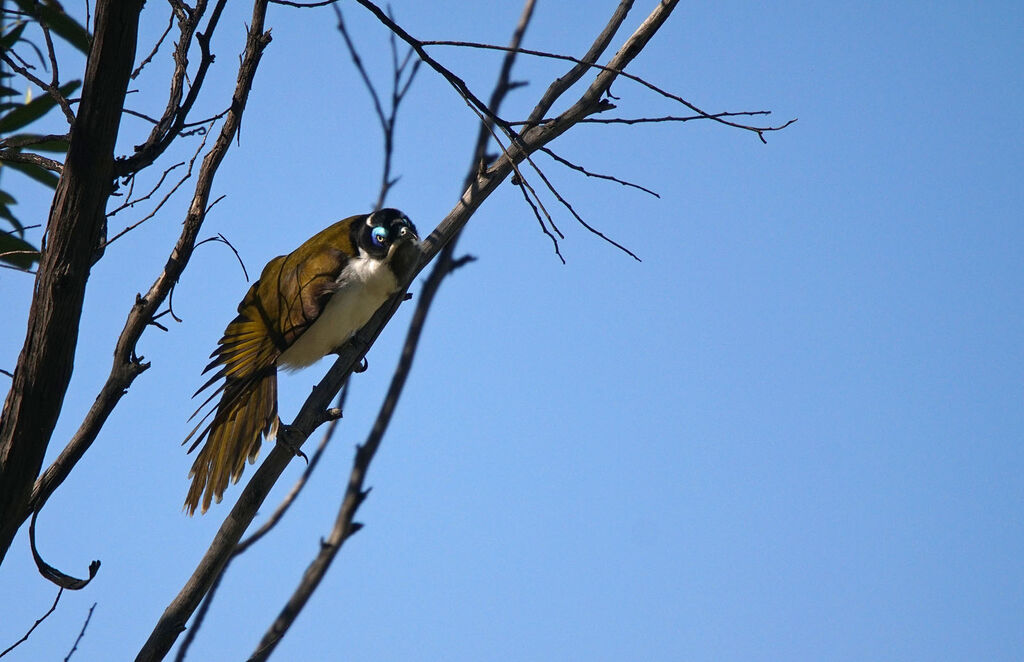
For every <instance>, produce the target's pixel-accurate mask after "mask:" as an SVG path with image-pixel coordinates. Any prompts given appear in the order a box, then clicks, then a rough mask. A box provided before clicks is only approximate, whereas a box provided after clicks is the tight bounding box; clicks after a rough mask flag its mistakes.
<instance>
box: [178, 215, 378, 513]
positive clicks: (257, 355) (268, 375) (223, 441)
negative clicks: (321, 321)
mask: <svg viewBox="0 0 1024 662" xmlns="http://www.w3.org/2000/svg"><path fill="white" fill-rule="evenodd" d="M363 218H365V217H363V216H354V217H351V218H347V219H345V220H343V221H339V222H338V223H335V224H334V225H332V226H330V227H329V228H327V229H326V230H323V231H322V232H320V233H318V234H317V235H315V236H314V237H312V238H311V239H309V240H308V241H306V242H305V243H304V244H302V246H300V247H299V248H297V249H296V250H295V251H293V252H291V253H289V254H288V255H285V256H279V257H276V258H274V259H273V260H271V261H270V262H269V263H268V264H267V266H266V267H264V269H263V273H262V274H260V278H259V280H258V281H256V282H255V283H253V285H252V287H250V288H249V291H248V292H247V293H246V295H245V297H244V298H243V299H242V302H241V303H240V304H239V306H238V315H237V316H236V317H235V319H234V320H232V321H231V323H230V324H228V327H227V329H225V331H224V335H223V337H222V338H221V339H220V341H219V342H218V345H217V349H215V350H214V351H213V353H212V354H211V355H210V358H211V359H212V360H211V361H210V363H209V364H208V365H207V366H206V368H205V369H204V370H203V372H204V374H205V373H207V372H209V371H211V370H213V371H214V374H213V376H212V377H210V378H209V380H208V381H207V382H206V383H205V384H203V386H201V387H200V388H199V390H198V391H196V395H198V394H199V393H201V392H202V391H204V390H206V389H207V388H210V387H211V386H213V385H214V384H215V383H217V382H218V381H219V380H221V379H223V380H224V381H223V382H222V383H221V384H220V385H219V386H218V387H217V388H215V389H214V390H213V392H212V393H211V394H210V395H209V397H207V399H206V400H205V401H204V402H203V403H202V404H201V405H200V406H199V408H198V409H197V410H196V412H195V413H194V414H193V415H192V417H193V418H194V417H195V416H196V415H198V414H199V412H200V411H201V410H202V409H203V408H204V407H206V405H208V404H209V403H210V402H211V401H212V400H213V399H214V398H216V397H217V396H218V395H220V401H219V403H218V404H217V407H216V409H215V410H211V411H210V412H208V413H207V414H206V415H205V416H203V418H202V419H200V421H199V423H198V424H197V425H196V427H195V428H194V429H193V430H192V432H191V433H190V434H189V435H188V437H186V439H185V441H184V442H183V443H188V442H189V441H190V440H192V439H193V437H194V438H195V440H194V441H193V442H192V445H191V446H190V447H189V452H192V450H194V449H195V448H196V447H197V446H198V445H200V444H202V443H203V441H204V439H205V441H206V443H205V445H204V446H203V448H202V449H201V450H200V451H199V455H197V456H196V459H195V462H194V463H193V465H192V470H191V471H190V472H189V477H190V478H191V479H192V485H191V486H190V487H189V491H188V496H187V497H186V499H185V508H186V510H187V511H188V512H189V514H192V513H193V512H195V510H196V508H197V507H199V505H200V501H202V512H206V510H207V509H208V508H209V507H210V504H211V502H212V501H213V500H216V501H220V499H221V496H222V495H223V493H224V490H225V489H226V488H227V485H228V482H229V480H230V481H234V482H237V481H238V479H239V477H240V476H241V475H242V470H243V469H244V468H245V461H246V459H248V460H249V461H250V462H253V461H255V459H256V456H257V455H258V453H259V449H260V444H261V439H262V437H268V438H269V437H271V436H274V434H276V430H277V425H278V417H277V366H276V362H277V359H278V357H279V356H280V355H281V354H282V353H283V352H284V351H285V350H286V349H288V347H289V346H291V344H292V343H293V342H295V340H296V339H298V337H299V336H301V335H302V333H303V332H304V331H305V330H306V329H307V328H309V326H310V325H312V324H313V322H315V321H316V319H317V318H318V317H319V316H320V313H321V312H322V311H323V307H324V306H325V305H326V303H327V301H328V300H329V299H330V296H331V294H333V292H334V290H335V282H336V280H337V276H338V274H340V273H341V270H342V269H343V268H344V266H345V263H346V262H347V259H348V255H350V254H351V253H352V245H351V242H350V240H349V227H350V225H351V223H352V222H353V221H356V220H358V219H363ZM211 414H212V415H213V419H212V420H211V421H210V422H209V423H208V424H207V425H206V426H205V427H203V423H204V422H205V421H206V419H208V418H209V417H210V416H211ZM200 428H202V429H201V430H200ZM197 432H198V433H199V434H198V436H196V433H197Z"/></svg>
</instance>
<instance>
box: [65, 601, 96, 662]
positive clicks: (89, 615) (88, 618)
mask: <svg viewBox="0 0 1024 662" xmlns="http://www.w3.org/2000/svg"><path fill="white" fill-rule="evenodd" d="M95 609H96V603H95V602H94V603H92V606H91V607H89V612H88V613H87V614H86V615H85V622H84V623H82V629H81V630H79V631H78V636H77V637H75V643H74V644H72V645H71V650H69V651H68V654H67V655H65V656H64V662H68V660H70V659H71V656H72V655H74V654H75V651H76V650H78V644H80V643H81V642H82V637H84V636H85V629H86V628H87V627H89V621H91V620H92V612H93V611H94V610H95Z"/></svg>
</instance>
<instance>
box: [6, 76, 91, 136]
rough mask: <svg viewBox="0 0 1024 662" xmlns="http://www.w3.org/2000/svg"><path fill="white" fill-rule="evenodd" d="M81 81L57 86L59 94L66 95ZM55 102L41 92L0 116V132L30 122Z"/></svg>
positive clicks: (43, 113) (55, 103)
mask: <svg viewBox="0 0 1024 662" xmlns="http://www.w3.org/2000/svg"><path fill="white" fill-rule="evenodd" d="M81 84H82V83H81V81H77V80H73V81H71V82H70V83H66V84H64V85H61V86H60V87H59V88H57V89H58V90H59V91H60V93H61V95H62V96H64V97H67V96H68V95H69V94H71V93H72V92H74V91H75V90H77V89H78V86H79V85H81ZM56 105H57V102H56V101H54V100H53V97H51V96H50V95H49V94H42V95H40V96H38V97H36V98H35V99H33V100H32V101H30V102H29V103H26V104H23V105H21V106H19V107H17V108H15V109H14V110H12V111H11V112H9V113H7V114H6V115H4V116H3V117H0V133H9V132H11V131H14V130H15V129H20V128H21V127H23V126H25V125H26V124H30V123H32V122H34V121H35V120H37V119H39V118H40V117H42V116H43V115H45V114H46V113H48V112H49V111H50V110H51V109H52V108H53V107H54V106H56Z"/></svg>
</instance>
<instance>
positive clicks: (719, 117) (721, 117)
mask: <svg viewBox="0 0 1024 662" xmlns="http://www.w3.org/2000/svg"><path fill="white" fill-rule="evenodd" d="M421 43H422V44H423V45H424V46H460V47H464V48H480V49H484V50H496V51H504V50H508V47H507V46H495V45H493V44H481V43H477V42H471V41H424V42H421ZM518 51H519V52H520V53H523V54H525V55H535V56H537V57H545V58H552V59H555V60H568V61H570V62H575V63H577V65H579V66H584V67H587V68H595V69H602V70H604V71H606V72H608V73H614V74H616V75H618V76H622V77H623V78H627V79H629V80H631V81H634V82H636V83H639V84H640V85H643V86H644V87H646V88H648V89H649V90H652V91H654V92H657V93H658V94H660V95H661V96H663V97H665V98H667V99H672V100H673V101H677V102H679V103H681V104H682V105H684V106H686V107H687V108H689V109H690V110H692V111H693V112H695V113H698V114H699V115H700V116H701V117H703V118H705V119H709V120H713V121H715V122H719V123H720V124H724V125H726V126H731V127H733V128H734V129H743V130H744V131H752V132H754V133H756V134H757V136H758V137H759V138H760V139H761V142H766V141H765V138H764V134H765V133H768V132H771V131H781V130H782V129H785V128H786V127H788V126H789V125H790V124H792V123H793V122H796V119H795V118H794V119H791V120H789V121H787V122H785V123H783V124H779V125H777V126H751V125H748V124H739V123H737V122H732V121H729V120H727V119H726V118H727V117H730V116H734V115H758V114H769V113H767V112H765V111H760V112H749V113H708V112H705V111H703V110H701V109H700V108H698V107H697V106H695V105H694V104H692V103H690V102H689V101H687V100H686V99H684V98H682V97H680V96H679V95H676V94H672V93H671V92H668V91H667V90H663V89H662V88H660V87H658V86H657V85H654V84H653V83H649V82H648V81H646V80H644V79H643V78H641V77H640V76H634V75H633V74H631V73H628V72H625V71H622V70H621V69H617V70H616V69H614V68H613V67H610V66H601V65H599V64H596V63H593V62H587V61H585V60H578V59H576V58H574V57H572V56H569V55H559V54H558V53H548V52H546V51H536V50H531V49H527V48H520V49H518ZM573 82H575V81H573ZM609 87H610V86H609ZM606 91H607V90H606ZM538 107H539V106H538ZM535 110H536V109H535ZM544 112H547V109H545V111H544ZM543 116H544V113H541V114H540V115H538V117H537V118H536V119H535V118H534V117H533V113H531V115H530V118H529V119H527V120H526V122H525V124H526V125H527V126H530V125H532V124H534V123H539V122H540V121H541V120H540V119H539V118H540V117H543ZM510 124H511V123H510ZM516 124H518V123H516Z"/></svg>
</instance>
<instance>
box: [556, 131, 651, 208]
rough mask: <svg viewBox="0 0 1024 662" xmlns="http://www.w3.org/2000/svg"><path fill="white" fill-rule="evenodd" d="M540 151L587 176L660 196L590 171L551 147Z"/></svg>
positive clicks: (649, 190)
mask: <svg viewBox="0 0 1024 662" xmlns="http://www.w3.org/2000/svg"><path fill="white" fill-rule="evenodd" d="M580 123H581V124H582V120H581V122H580ZM540 151H542V152H544V153H545V154H547V155H548V156H550V157H551V158H553V159H554V160H556V161H558V162H559V163H561V164H562V165H564V166H566V167H567V168H571V169H573V170H575V171H577V172H582V173H583V174H584V175H586V176H587V177H595V178H597V179H606V180H608V181H610V182H615V183H617V184H622V185H623V186H628V187H630V188H635V189H639V190H641V191H643V192H644V193H650V194H651V195H653V196H654V197H656V198H661V196H660V195H658V194H657V193H655V192H654V191H652V190H651V189H649V188H645V187H643V186H640V185H639V184H634V183H633V182H627V181H625V180H622V179H619V178H618V177H612V176H611V175H601V174H598V173H596V172H591V171H589V170H587V169H586V168H584V167H583V166H581V165H577V164H575V163H573V162H572V161H569V160H568V159H565V158H563V157H561V156H559V155H558V154H555V152H554V151H552V150H551V149H548V148H547V147H541V148H540Z"/></svg>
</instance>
